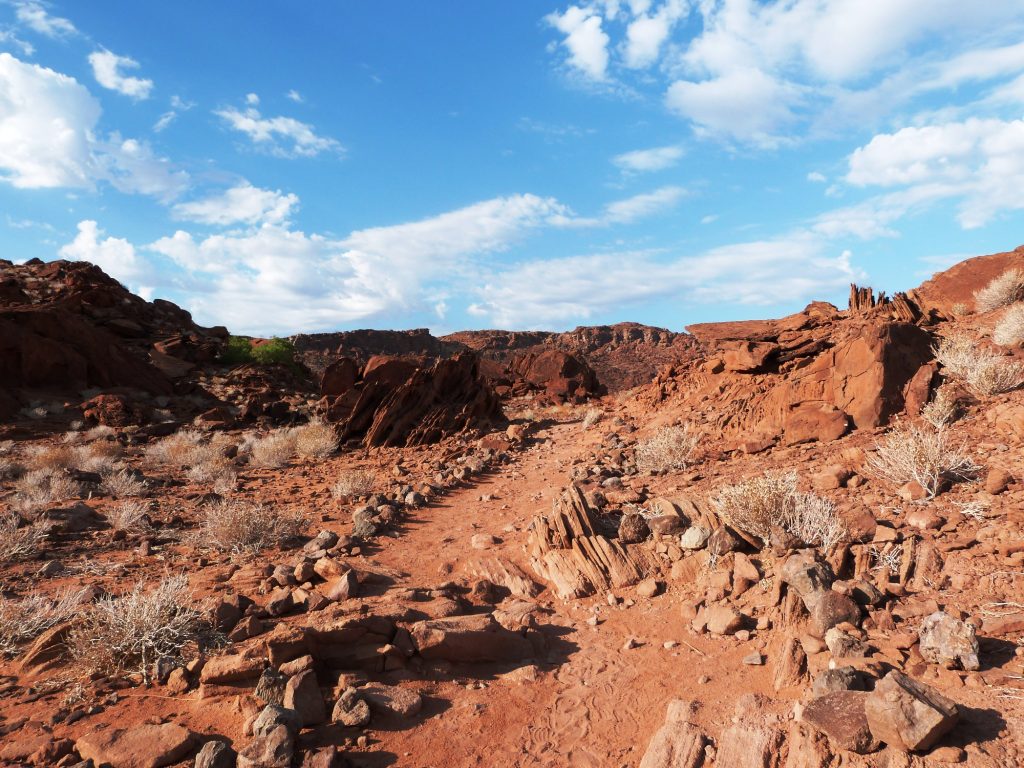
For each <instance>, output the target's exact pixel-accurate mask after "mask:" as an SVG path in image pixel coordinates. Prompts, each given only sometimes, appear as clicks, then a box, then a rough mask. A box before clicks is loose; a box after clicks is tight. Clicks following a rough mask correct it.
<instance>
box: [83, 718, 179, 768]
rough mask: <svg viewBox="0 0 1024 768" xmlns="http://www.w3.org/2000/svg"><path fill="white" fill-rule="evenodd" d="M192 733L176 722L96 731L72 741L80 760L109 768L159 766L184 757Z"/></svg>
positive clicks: (147, 767)
mask: <svg viewBox="0 0 1024 768" xmlns="http://www.w3.org/2000/svg"><path fill="white" fill-rule="evenodd" d="M195 746H196V738H195V735H194V734H193V733H192V732H191V731H189V730H188V729H187V728H182V727H181V726H180V725H176V724H175V723H163V724H161V725H138V726H135V727H133V728H107V729H105V730H95V731H92V732H91V733H88V734H86V735H85V736H82V737H81V738H80V739H79V740H78V741H77V742H75V749H76V750H77V751H78V754H79V755H81V756H82V759H83V760H92V762H93V763H94V764H95V765H110V766H112V768H161V767H162V766H165V765H173V764H174V763H177V762H179V761H180V760H182V759H183V758H184V757H186V756H187V755H188V754H189V753H190V752H191V751H192V750H193V748H194V747H195Z"/></svg>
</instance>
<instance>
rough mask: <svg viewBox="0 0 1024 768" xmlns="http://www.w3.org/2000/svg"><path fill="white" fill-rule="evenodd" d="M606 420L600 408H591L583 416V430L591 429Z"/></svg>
mask: <svg viewBox="0 0 1024 768" xmlns="http://www.w3.org/2000/svg"><path fill="white" fill-rule="evenodd" d="M603 418H604V411H602V410H601V409H600V408H590V409H589V410H588V411H587V412H586V414H584V416H583V428H584V429H590V428H591V427H593V426H594V425H595V424H598V423H599V422H600V421H601V419H603Z"/></svg>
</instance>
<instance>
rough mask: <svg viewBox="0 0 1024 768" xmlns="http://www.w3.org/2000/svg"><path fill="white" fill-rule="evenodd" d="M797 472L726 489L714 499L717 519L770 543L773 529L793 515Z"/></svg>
mask: <svg viewBox="0 0 1024 768" xmlns="http://www.w3.org/2000/svg"><path fill="white" fill-rule="evenodd" d="M796 480H797V478H796V473H795V472H785V473H783V472H765V473H764V474H763V475H760V476H759V477H753V478H751V479H749V480H744V481H743V482H741V483H736V484H735V485H727V486H725V487H724V488H722V489H720V490H719V491H718V495H717V497H716V498H715V499H714V505H715V510H716V511H717V512H718V516H719V517H721V518H722V520H724V521H725V522H726V523H728V524H729V525H731V526H732V527H734V528H739V529H740V530H742V531H746V532H747V533H749V534H752V535H754V536H757V537H758V538H759V539H761V540H762V541H764V542H765V543H767V542H768V541H769V540H770V539H771V534H772V527H773V526H781V525H782V524H783V522H784V521H785V520H786V519H787V517H789V515H790V514H791V513H792V508H793V504H794V499H795V498H796V496H797V489H796Z"/></svg>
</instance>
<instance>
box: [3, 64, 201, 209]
mask: <svg viewBox="0 0 1024 768" xmlns="http://www.w3.org/2000/svg"><path fill="white" fill-rule="evenodd" d="M0 104H2V105H4V108H3V109H0V180H3V181H5V182H7V183H9V184H11V185H12V186H14V187H18V188H22V189H45V188H55V187H67V188H92V187H94V186H95V185H96V183H97V182H100V181H104V182H107V183H109V184H111V185H112V186H114V187H115V188H117V189H119V190H121V191H124V192H129V193H139V194H145V195H152V196H154V197H158V198H160V199H165V200H168V199H171V198H173V197H175V196H176V195H178V194H179V193H180V192H181V191H182V190H183V189H184V188H185V186H187V184H188V175H187V174H186V173H184V172H183V171H180V170H177V169H175V168H174V167H173V166H172V165H171V163H170V162H169V161H167V160H166V159H165V158H161V157H159V156H157V155H156V154H155V153H154V152H153V150H152V149H151V148H150V146H149V145H148V144H146V143H145V142H142V141H138V140H136V139H124V138H122V137H121V136H120V135H119V134H116V133H114V134H110V135H109V136H107V137H106V138H103V137H102V135H101V134H100V132H99V131H98V130H97V123H98V121H99V118H100V114H101V110H100V106H99V102H98V101H96V99H95V98H94V97H93V96H92V95H91V94H90V93H89V91H88V90H87V89H86V88H85V87H84V86H82V85H81V84H80V83H79V82H78V81H77V80H75V79H74V78H73V77H68V76H67V75H63V74H60V73H59V72H55V71H53V70H52V69H47V68H45V67H40V66H38V65H36V64H29V63H26V62H23V61H21V60H19V59H17V58H15V57H14V56H12V55H10V54H8V53H0Z"/></svg>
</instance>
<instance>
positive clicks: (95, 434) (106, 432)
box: [82, 424, 116, 443]
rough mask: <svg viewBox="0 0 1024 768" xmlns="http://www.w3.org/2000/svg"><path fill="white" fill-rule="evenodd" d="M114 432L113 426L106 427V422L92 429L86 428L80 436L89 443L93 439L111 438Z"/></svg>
mask: <svg viewBox="0 0 1024 768" xmlns="http://www.w3.org/2000/svg"><path fill="white" fill-rule="evenodd" d="M115 434H116V432H115V431H114V428H113V427H108V426H107V425H106V424H100V425H98V426H95V427H93V428H92V429H88V430H86V431H85V433H84V434H83V435H82V437H83V438H84V439H85V441H86V442H89V443H91V442H93V441H94V440H107V439H109V438H112V437H113V436H114V435H115Z"/></svg>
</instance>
